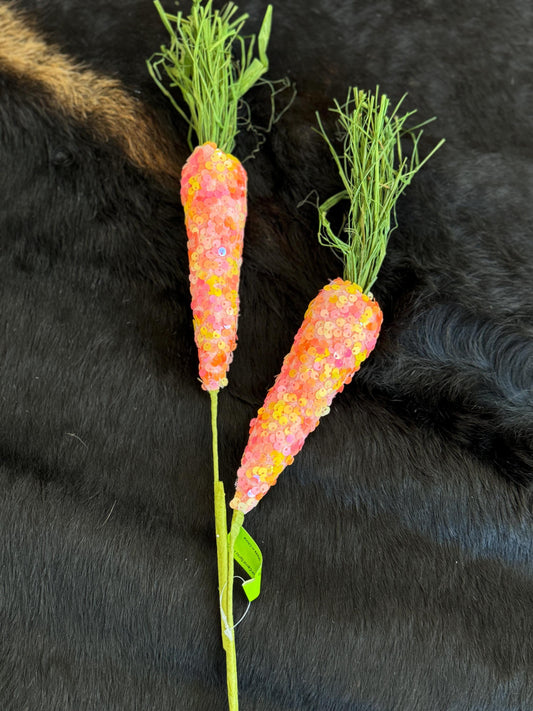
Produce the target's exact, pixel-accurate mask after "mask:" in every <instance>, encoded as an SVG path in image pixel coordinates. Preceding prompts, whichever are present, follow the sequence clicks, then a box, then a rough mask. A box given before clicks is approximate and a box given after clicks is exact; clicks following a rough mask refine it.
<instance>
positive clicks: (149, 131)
mask: <svg viewBox="0 0 533 711" xmlns="http://www.w3.org/2000/svg"><path fill="white" fill-rule="evenodd" d="M0 70H2V71H4V72H8V73H10V74H12V75H15V76H17V77H20V78H21V79H25V80H29V81H32V82H34V83H35V82H36V83H37V84H38V85H39V86H40V87H41V89H42V90H43V92H44V94H45V95H46V96H47V97H48V99H49V101H50V104H51V106H52V107H53V108H54V109H56V110H59V111H61V113H62V114H64V115H65V116H67V117H70V118H72V119H74V120H75V121H77V122H80V123H83V124H86V125H87V127H88V128H89V129H90V130H91V131H92V133H93V134H94V135H95V137H96V138H97V139H98V140H100V141H103V142H108V141H113V142H114V143H115V144H117V145H118V146H119V147H120V148H121V149H122V151H123V152H124V153H125V154H126V156H127V157H128V159H129V160H130V161H131V162H132V163H133V164H134V165H136V166H137V167H139V168H141V169H142V170H143V171H147V172H149V173H151V174H152V175H153V176H154V177H156V178H157V179H158V180H159V181H160V182H162V183H163V184H165V185H166V186H167V187H176V186H177V185H178V184H179V177H180V169H181V165H180V163H179V159H178V157H177V154H176V150H175V147H174V146H173V145H172V142H171V141H170V139H169V138H168V136H165V135H164V133H163V132H162V129H161V127H160V126H158V124H157V122H156V120H155V118H154V116H152V114H151V113H150V111H149V109H148V108H147V107H146V106H145V105H144V104H143V103H142V102H140V101H139V100H138V99H136V98H134V97H132V96H130V95H129V94H128V93H127V91H126V90H125V89H124V87H123V86H122V84H121V83H120V81H118V80H116V79H112V78H110V77H106V76H104V75H101V74H98V73H97V72H95V71H94V70H92V69H90V68H89V67H86V66H84V65H82V64H80V63H79V62H76V61H75V60H73V59H72V58H71V57H69V56H68V55H66V54H64V53H63V52H61V51H60V50H59V49H58V48H57V47H55V46H54V45H52V44H49V43H47V42H46V41H45V40H44V39H43V38H42V37H41V36H40V35H39V33H38V32H36V31H35V29H34V28H33V27H32V23H31V19H30V18H28V17H26V16H25V15H24V14H22V13H20V12H19V11H17V10H15V9H14V8H13V7H12V6H11V5H6V4H4V3H2V4H0Z"/></svg>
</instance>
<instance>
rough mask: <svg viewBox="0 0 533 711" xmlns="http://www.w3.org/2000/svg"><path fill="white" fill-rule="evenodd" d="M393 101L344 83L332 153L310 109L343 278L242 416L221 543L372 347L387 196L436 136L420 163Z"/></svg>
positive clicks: (316, 303)
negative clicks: (335, 175)
mask: <svg viewBox="0 0 533 711" xmlns="http://www.w3.org/2000/svg"><path fill="white" fill-rule="evenodd" d="M402 101H403V100H402ZM402 101H400V102H399V104H398V105H397V106H396V107H395V108H394V110H393V111H392V112H391V113H390V115H389V107H390V101H389V99H388V98H387V96H386V95H385V94H381V95H380V94H379V89H378V90H376V92H375V94H372V93H367V92H364V91H360V90H358V89H356V88H354V89H352V90H350V93H349V94H348V98H347V100H346V102H345V103H344V104H343V105H340V104H339V103H338V102H336V103H335V107H334V108H333V109H332V111H333V112H334V113H335V114H336V116H337V125H338V129H339V130H340V132H341V134H342V137H343V143H342V150H341V152H340V153H339V152H337V150H336V149H335V147H334V145H333V143H332V142H331V140H330V139H329V138H328V136H327V133H326V131H325V129H324V126H323V124H322V122H321V120H320V117H319V116H318V114H317V119H318V125H319V131H318V132H319V133H320V134H321V135H322V137H323V138H324V140H325V141H326V142H327V144H328V146H329V149H330V152H331V154H332V156H333V159H334V161H335V163H336V165H337V168H338V170H339V175H340V178H341V181H342V183H343V190H342V191H341V192H339V193H337V194H336V195H334V196H333V197H331V198H329V200H327V201H325V202H324V203H323V204H321V205H320V206H319V208H318V212H319V240H320V242H321V244H325V245H328V246H330V247H332V248H333V249H335V250H337V251H338V252H339V253H340V255H341V257H342V261H343V263H344V275H343V278H337V279H334V280H333V281H332V282H331V283H329V284H327V285H326V286H325V287H324V288H323V289H321V291H320V292H319V293H318V295H317V296H316V297H315V298H314V299H313V301H312V302H311V303H310V304H309V307H308V309H307V311H306V313H305V316H304V320H303V323H302V325H301V327H300V329H299V331H298V333H297V334H296V337H295V339H294V343H293V345H292V348H291V350H290V352H289V353H288V355H287V356H286V357H285V359H284V362H283V366H282V368H281V372H280V374H279V375H278V377H277V378H276V381H275V383H274V385H273V386H272V388H271V389H270V391H269V392H268V394H267V396H266V399H265V402H264V404H263V406H262V407H261V408H260V410H259V412H258V414H257V417H255V418H254V419H253V420H252V421H251V423H250V435H249V439H248V444H247V446H246V448H245V451H244V454H243V457H242V461H241V466H240V468H239V470H238V473H237V484H236V492H235V496H234V498H233V499H232V501H231V502H230V506H231V507H232V508H233V509H234V516H233V522H232V532H233V535H232V538H231V539H230V540H235V538H236V536H237V532H238V529H239V527H240V526H241V525H242V521H243V518H244V514H246V513H248V512H249V511H250V510H251V509H252V508H254V507H255V506H256V505H257V503H258V502H259V501H260V499H261V498H262V497H263V496H264V495H265V494H266V492H267V491H268V490H269V488H270V487H271V486H273V485H274V484H275V483H276V481H277V478H278V476H279V474H280V473H281V472H282V471H283V469H285V467H286V466H287V465H289V464H291V463H292V461H293V459H294V456H295V455H296V454H297V453H298V452H299V451H300V449H301V448H302V446H303V444H304V441H305V439H306V437H307V436H308V435H309V434H310V432H312V431H313V430H314V429H315V428H316V426H317V425H318V423H319V420H320V418H321V417H322V416H323V415H325V414H327V413H328V412H329V407H330V405H331V402H332V400H333V398H334V397H335V395H336V394H337V393H339V392H341V391H342V389H343V388H344V386H345V385H346V384H347V383H349V382H350V381H351V379H352V377H353V375H354V374H355V372H356V371H357V370H358V369H359V368H360V366H361V363H362V362H363V360H364V359H365V358H367V356H368V355H369V354H370V352H371V351H372V349H373V348H374V346H375V343H376V340H377V338H378V335H379V331H380V327H381V323H382V320H383V316H382V313H381V309H380V307H379V305H378V304H377V302H376V301H375V300H374V298H373V297H372V294H371V293H370V288H371V287H372V285H373V283H374V281H375V280H376V277H377V275H378V272H379V269H380V267H381V264H382V262H383V259H384V257H385V251H386V247H387V242H388V239H389V236H390V233H391V229H392V228H393V220H394V213H395V205H396V201H397V200H398V197H399V196H400V195H401V194H402V192H403V191H404V189H405V188H406V187H407V186H408V185H409V183H410V182H411V180H412V178H413V176H414V175H415V173H416V172H417V171H418V170H419V169H420V168H421V167H422V165H423V164H424V163H425V162H426V161H427V160H428V158H429V157H430V156H431V155H432V154H433V153H434V152H435V151H436V150H437V148H438V147H439V146H440V145H441V143H442V141H441V142H440V143H439V144H438V145H437V146H436V147H435V148H434V149H433V150H432V151H431V153H430V154H429V155H428V156H427V157H426V158H425V159H424V160H423V161H420V160H419V155H418V144H419V141H420V137H421V135H422V131H421V130H419V131H418V133H416V131H417V130H418V129H420V128H421V126H422V125H424V124H419V125H418V126H417V127H415V128H414V129H407V128H406V122H407V120H408V119H409V118H410V117H411V116H412V115H413V114H414V113H415V112H414V111H411V112H408V113H406V114H404V115H403V116H400V115H399V109H400V107H401V104H402ZM426 123H427V122H426ZM404 137H409V138H411V140H412V153H411V157H410V158H409V159H408V158H407V157H405V156H404V155H403V152H402V145H401V139H402V138H404ZM342 201H346V202H347V207H348V209H347V212H346V214H345V221H344V226H343V235H342V236H340V235H338V234H336V233H335V232H334V231H333V229H332V227H331V223H330V221H329V219H328V213H329V211H330V210H331V208H332V207H333V206H335V205H337V204H338V203H340V202H342Z"/></svg>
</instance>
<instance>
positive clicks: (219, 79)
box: [147, 0, 272, 711]
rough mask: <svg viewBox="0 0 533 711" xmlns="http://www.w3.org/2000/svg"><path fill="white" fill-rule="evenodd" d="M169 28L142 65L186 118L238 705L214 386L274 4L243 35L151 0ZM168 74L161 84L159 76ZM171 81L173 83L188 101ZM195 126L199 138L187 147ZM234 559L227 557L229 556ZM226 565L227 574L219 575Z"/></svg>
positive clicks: (227, 642) (213, 17)
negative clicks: (249, 120) (245, 140)
mask: <svg viewBox="0 0 533 711" xmlns="http://www.w3.org/2000/svg"><path fill="white" fill-rule="evenodd" d="M154 4H155V6H156V8H157V10H158V12H159V15H160V17H161V20H162V22H163V24H164V26H165V28H166V29H167V31H168V33H169V36H170V46H169V47H168V48H167V47H165V46H163V47H161V51H160V52H159V53H158V54H156V55H154V57H152V58H151V59H150V60H148V63H147V64H148V69H149V72H150V74H151V76H152V78H153V79H154V81H155V82H156V83H157V85H158V86H159V88H160V89H161V91H162V92H163V93H164V94H165V96H167V97H168V99H169V100H170V101H171V103H172V105H173V106H174V107H175V109H176V110H177V111H178V113H179V114H180V115H181V117H182V118H184V119H185V121H186V122H187V123H188V125H189V134H188V140H189V146H190V148H191V151H192V153H191V155H190V157H189V159H188V160H187V162H186V163H185V165H184V167H183V170H182V175H181V190H180V196H181V202H182V204H183V208H184V213H185V226H186V230H187V247H188V254H189V269H190V276H189V281H190V290H191V297H192V301H191V306H192V312H193V326H194V338H195V342H196V345H197V348H198V360H199V375H200V380H201V384H202V388H203V389H204V390H207V391H208V392H209V395H210V399H211V426H212V444H213V473H214V498H215V529H216V541H217V563H218V587H219V595H220V618H221V629H222V642H223V646H224V649H225V651H226V672H227V689H228V703H229V708H230V711H236V710H237V709H238V687H237V662H236V652H235V637H234V632H233V613H232V607H233V605H232V592H231V591H232V583H233V568H232V562H231V564H229V563H228V558H227V556H228V547H227V518H226V499H225V493H224V486H223V484H222V481H221V480H220V477H219V471H218V438H217V403H218V391H219V390H220V389H221V388H223V387H224V386H225V385H227V382H228V381H227V372H228V368H229V365H230V363H231V360H232V358H233V351H234V349H235V346H236V340H237V319H238V313H239V294H238V287H239V275H240V267H241V261H242V245H243V236H244V225H245V221H246V213H247V204H246V202H247V201H246V183H247V176H246V171H245V170H244V168H243V166H242V165H241V163H240V161H239V160H238V159H237V158H235V156H233V155H231V153H230V151H231V150H232V149H233V146H234V143H235V137H236V135H237V133H238V111H239V108H240V106H241V100H242V97H243V96H244V94H246V92H247V91H248V90H249V89H251V87H252V86H253V85H254V84H256V83H257V82H258V81H259V80H260V78H261V77H262V75H263V74H264V73H265V72H266V71H267V69H268V59H267V56H266V48H267V45H268V41H269V36H270V26H271V17H272V7H271V6H268V8H267V11H266V13H265V17H264V19H263V22H262V25H261V28H260V31H259V34H258V36H257V54H258V57H257V58H256V57H254V56H253V54H254V48H255V45H256V43H255V40H256V38H255V36H251V37H249V38H248V39H247V40H246V39H245V38H243V37H242V36H241V30H242V28H243V25H244V23H245V21H246V19H247V17H248V16H247V15H240V16H238V17H236V16H235V15H236V13H237V7H236V6H235V5H234V4H233V3H229V4H228V5H226V6H225V8H224V9H222V10H221V11H219V10H213V7H212V0H207V2H205V3H202V0H193V1H192V7H191V12H190V14H189V15H188V16H184V15H183V14H182V13H181V12H178V13H177V14H176V15H171V14H169V13H166V12H165V11H164V10H163V7H162V6H161V3H160V2H159V1H158V0H155V2H154ZM162 72H163V75H166V79H167V81H169V88H167V86H165V83H164V81H163V77H162ZM170 89H178V90H179V92H180V93H181V96H182V99H183V101H184V103H185V105H186V107H187V110H185V109H184V108H182V105H181V104H180V103H178V102H177V101H176V100H175V98H174V96H173V94H172V92H171V91H170ZM193 134H196V139H197V140H198V145H197V146H196V147H193V142H192V138H193ZM232 560H233V559H232ZM228 570H230V577H229V578H228V577H227V573H228Z"/></svg>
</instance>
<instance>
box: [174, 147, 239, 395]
mask: <svg viewBox="0 0 533 711" xmlns="http://www.w3.org/2000/svg"><path fill="white" fill-rule="evenodd" d="M181 202H182V204H183V208H184V211H185V226H186V228H187V237H188V241H187V247H188V252H189V267H190V289H191V297H192V302H191V306H192V312H193V324H194V339H195V342H196V345H197V347H198V360H199V372H200V380H201V381H202V388H203V389H204V390H219V389H220V388H222V387H224V386H225V385H227V383H228V380H227V372H228V368H229V365H230V363H231V361H232V359H233V351H234V350H235V346H236V345H237V319H238V315H239V276H240V267H241V263H242V243H243V236H244V224H245V222H246V209H247V207H246V171H245V170H244V168H243V167H242V165H241V163H240V162H239V161H238V160H237V158H235V157H234V156H232V155H229V154H228V153H224V152H223V151H221V150H220V149H219V148H217V147H216V145H215V144H214V143H204V144H203V145H201V146H198V147H197V148H195V149H194V151H193V152H192V154H191V156H190V157H189V159H188V161H187V162H186V163H185V165H184V166H183V170H182V174H181Z"/></svg>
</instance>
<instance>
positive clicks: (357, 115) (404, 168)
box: [317, 88, 444, 293]
mask: <svg viewBox="0 0 533 711" xmlns="http://www.w3.org/2000/svg"><path fill="white" fill-rule="evenodd" d="M404 99H405V96H404V97H402V99H401V100H400V101H399V102H398V104H397V105H396V106H395V107H394V109H393V110H392V111H390V112H389V107H390V100H389V98H388V97H387V96H386V95H385V94H380V93H379V88H377V89H376V92H375V93H374V94H372V93H370V92H368V93H367V92H365V91H362V90H359V89H357V88H352V89H350V91H349V93H348V97H347V99H346V101H345V103H344V104H342V105H341V104H339V102H337V101H336V102H335V106H334V108H332V109H330V110H331V111H332V112H333V113H335V114H336V116H337V126H338V129H339V133H340V141H341V145H342V148H341V150H340V152H338V151H337V150H336V148H335V147H334V145H333V142H332V141H331V140H330V139H329V138H328V136H327V134H326V131H325V129H324V126H323V124H322V121H321V120H320V116H319V115H318V113H317V120H318V125H319V129H318V133H320V135H321V136H322V137H323V138H324V139H325V141H326V142H327V144H328V146H329V149H330V151H331V154H332V156H333V158H334V160H335V162H336V164H337V168H338V169H339V174H340V177H341V180H342V183H343V185H344V189H343V190H342V191H341V192H339V193H337V194H336V195H333V196H332V197H330V198H329V199H328V200H326V201H325V202H323V203H322V204H321V205H319V207H318V214H319V240H320V243H321V244H323V245H326V246H329V247H332V248H333V249H335V250H337V251H338V252H339V253H340V256H341V258H342V261H343V263H344V278H345V279H348V280H350V281H352V282H355V283H356V284H359V286H360V287H361V288H362V290H363V291H364V292H365V293H368V291H369V290H370V288H371V287H372V284H373V283H374V281H375V280H376V278H377V275H378V272H379V269H380V267H381V264H382V262H383V259H384V258H385V252H386V249H387V243H388V240H389V236H390V233H391V231H392V230H393V229H394V227H395V226H396V223H395V219H396V218H395V206H396V202H397V200H398V198H399V196H400V195H401V194H402V192H403V191H404V190H405V188H406V187H407V186H408V185H409V183H410V182H411V180H412V178H413V176H414V175H415V173H416V172H417V171H418V170H420V168H421V167H422V166H423V165H424V163H425V162H426V161H427V160H428V159H429V158H430V157H431V156H432V155H433V154H434V153H435V151H436V150H437V149H438V148H439V147H440V146H441V145H442V143H444V140H441V141H440V142H439V143H438V144H437V145H436V146H435V148H433V150H432V151H431V152H430V154H429V155H428V156H426V158H424V160H422V161H421V160H420V158H419V154H418V144H419V142H420V138H421V136H422V130H421V129H422V126H425V125H426V124H427V123H429V121H431V120H433V119H429V121H425V122H423V123H421V124H418V125H417V126H414V127H411V128H408V127H407V125H406V124H407V122H408V120H409V119H410V117H411V116H412V115H413V114H415V113H416V111H409V112H407V113H405V114H403V115H400V113H399V112H400V108H401V105H402V103H403V101H404ZM406 137H407V138H409V139H411V143H412V150H411V155H410V157H407V156H405V155H404V153H403V150H402V138H406ZM343 200H347V201H348V210H347V212H346V214H345V218H344V223H343V226H342V230H341V232H342V233H343V236H342V237H341V236H339V235H338V234H336V233H335V232H334V231H333V229H332V227H331V223H330V221H329V219H328V212H329V211H330V210H331V208H332V207H334V206H335V205H337V204H338V203H339V202H341V201H343Z"/></svg>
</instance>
